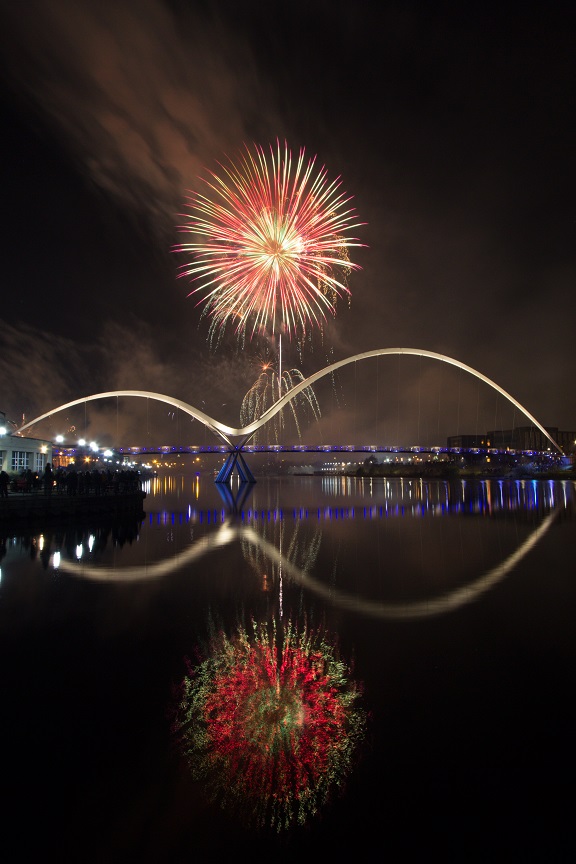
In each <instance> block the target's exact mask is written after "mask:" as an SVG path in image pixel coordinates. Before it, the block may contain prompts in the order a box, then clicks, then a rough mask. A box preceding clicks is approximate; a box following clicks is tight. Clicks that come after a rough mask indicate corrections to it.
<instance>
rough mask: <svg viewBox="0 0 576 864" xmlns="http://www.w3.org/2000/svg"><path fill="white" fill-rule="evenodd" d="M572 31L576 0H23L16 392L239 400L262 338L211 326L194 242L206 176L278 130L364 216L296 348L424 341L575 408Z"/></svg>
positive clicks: (17, 26)
mask: <svg viewBox="0 0 576 864" xmlns="http://www.w3.org/2000/svg"><path fill="white" fill-rule="evenodd" d="M575 37H576V7H574V5H573V4H567V3H566V4H565V3H552V4H549V3H548V4H545V3H541V4H534V3H532V4H514V3H500V4H491V3H487V4H486V3H484V4H477V3H454V4H450V3H442V2H438V3H429V2H410V0H405V2H397V3H386V2H382V3H377V2H356V3H349V2H348V3H344V2H339V0H326V2H322V0H306V2H302V0H293V2H290V3H280V2H274V0H271V2H255V0H242V2H237V3H226V2H219V0H210V2H208V0H206V2H184V0H182V2H160V0H123V2H115V3H112V2H102V0H27V2H26V3H18V4H17V3H12V2H7V0H2V2H1V4H0V51H1V55H2V57H1V65H0V73H1V75H0V82H1V90H0V101H1V106H2V117H3V122H2V130H3V131H2V149H3V159H2V163H1V164H2V175H3V176H2V193H3V211H4V220H3V223H4V229H3V238H2V240H3V242H2V247H1V248H2V253H1V254H2V261H1V273H2V283H3V285H2V330H1V335H0V347H1V351H0V364H1V380H2V391H1V395H2V399H1V400H0V411H4V412H5V413H6V416H7V417H8V418H9V419H11V420H13V421H14V422H18V421H21V420H22V418H23V417H24V418H26V419H32V418H33V417H35V416H37V415H39V414H40V413H43V412H45V411H48V410H50V408H52V407H54V406H56V405H59V404H62V403H64V402H68V401H71V400H73V399H75V398H79V397H81V396H84V395H89V394H91V393H94V392H101V391H108V390H114V389H138V390H150V391H156V392H161V393H165V394H167V395H169V396H173V397H175V398H179V399H183V400H184V401H187V402H189V403H191V404H193V405H196V406H198V407H200V408H203V409H204V410H205V411H207V413H209V414H211V415H212V416H214V417H215V418H217V419H219V420H222V421H224V422H227V423H230V424H231V425H234V426H236V425H239V410H240V401H241V397H242V394H243V393H244V392H245V391H246V390H247V388H248V387H249V386H250V384H251V383H252V381H253V380H254V378H255V377H256V374H257V371H256V370H257V364H256V355H257V354H258V350H257V347H258V346H256V345H255V346H253V347H254V351H253V352H251V350H250V348H248V349H247V350H245V351H243V352H242V353H240V354H239V353H238V352H237V350H236V349H235V343H233V342H229V343H228V342H227V340H224V343H223V344H222V345H221V346H220V347H219V348H218V349H217V350H215V351H211V350H210V346H209V344H208V342H207V332H208V324H207V322H206V320H205V319H202V320H201V318H200V313H201V309H200V308H199V307H197V306H196V305H195V300H194V299H191V298H188V297H187V294H188V292H189V291H190V288H191V286H190V284H189V283H188V282H186V281H185V280H183V279H178V278H177V268H178V265H179V264H182V263H183V259H182V257H179V256H178V255H176V254H174V253H173V252H172V251H171V248H172V246H173V245H174V244H175V243H177V242H179V241H180V240H181V239H182V238H181V236H180V235H178V233H177V231H176V226H177V225H179V224H181V222H182V219H181V217H180V216H179V214H181V213H182V212H183V208H184V205H183V201H184V197H185V195H186V192H187V191H188V190H193V189H195V188H198V176H199V175H201V174H202V173H203V172H204V171H205V169H206V168H210V169H215V168H216V167H217V162H218V160H223V159H225V158H226V157H231V158H233V157H235V156H236V154H237V153H238V152H239V151H240V150H241V148H242V146H243V145H244V144H245V143H248V144H250V143H253V142H255V143H258V144H260V145H262V146H265V147H267V146H268V145H269V144H271V143H274V142H275V141H276V139H280V141H284V140H286V141H287V142H288V145H289V146H290V147H291V148H292V150H294V151H297V150H298V149H299V148H300V147H305V149H306V153H307V154H309V155H310V156H313V155H316V156H317V161H318V163H319V164H320V165H325V166H326V169H327V171H328V174H329V176H330V177H331V178H334V177H338V176H340V177H341V178H342V186H343V189H344V190H345V191H346V192H347V193H348V194H349V195H351V196H352V198H353V200H352V204H353V206H354V207H355V209H356V211H357V213H358V217H359V219H360V220H361V221H362V222H364V223H366V224H365V225H364V226H363V227H361V228H359V229H358V230H357V232H355V233H356V235H357V236H358V237H359V238H360V240H361V241H362V243H364V244H366V245H365V248H362V249H359V250H356V251H354V252H353V254H352V259H353V260H354V261H355V262H356V263H358V264H359V265H360V266H361V268H362V269H361V270H359V271H357V272H355V273H353V274H352V275H351V277H350V282H349V285H350V290H351V304H350V306H349V307H348V305H347V303H345V302H341V303H339V304H338V307H337V315H336V317H335V318H334V319H332V320H331V321H330V322H329V323H328V325H327V326H326V328H325V333H324V335H323V339H320V338H319V337H318V338H317V339H316V341H315V343H314V344H311V345H309V346H307V347H306V349H305V351H304V353H303V355H302V356H301V357H299V358H298V359H296V358H293V359H292V361H291V362H293V363H294V364H297V365H298V366H299V368H300V369H301V370H302V371H303V373H305V374H307V375H308V374H311V373H312V372H315V371H317V370H318V369H319V368H321V367H323V366H324V365H326V364H327V362H333V361H334V360H340V359H343V358H345V357H347V356H349V355H352V354H354V353H357V352H359V351H367V350H371V349H375V348H386V347H410V348H423V349H426V350H429V351H434V352H438V353H441V354H445V355H448V356H450V357H453V358H455V359H457V360H459V361H461V362H462V363H465V364H467V365H469V366H471V367H473V368H475V369H477V370H478V371H480V372H482V373H483V374H484V375H486V376H488V377H489V378H491V379H492V380H494V381H495V382H497V383H498V384H499V385H500V386H501V387H502V388H504V389H505V390H506V391H507V392H509V393H510V394H512V395H513V396H514V397H515V398H516V399H517V400H518V401H519V402H521V403H522V404H523V405H524V406H525V407H526V408H527V409H528V410H529V411H530V412H531V413H532V414H533V415H534V416H535V417H536V418H537V419H538V420H539V421H540V422H541V423H543V424H544V425H546V426H556V427H559V428H560V429H571V430H574V429H576V403H575V399H574V381H575V375H576V348H575V326H576V315H575V312H576V299H575V276H576V205H575V200H576V175H575V168H574V164H575V162H574V153H575V152H576V146H575V145H576V140H575V135H574V128H575V124H574V120H573V117H574V111H575V97H574V94H575V92H576V90H575V84H576V67H575V60H574V44H575ZM286 350H287V352H289V351H290V350H292V349H289V348H287V349H286ZM286 362H289V361H288V360H286ZM391 364H393V361H391ZM394 370H395V367H394V366H393V365H391V366H390V371H389V372H388V370H387V369H386V367H384V366H383V365H381V367H380V376H381V379H380V386H381V387H382V380H383V379H384V378H386V377H389V378H390V379H392V378H393V376H394V375H395V374H396V372H395V371H394ZM434 374H436V373H434ZM422 380H423V382H424V384H423V385H419V387H420V386H424V388H426V387H428V386H429V385H430V386H431V384H430V382H431V380H432V373H431V372H429V371H427V373H426V374H424V377H423V378H422ZM360 389H361V388H360V385H358V392H357V393H355V397H354V398H355V399H356V398H357V397H358V399H360V396H359V391H360ZM368 398H370V397H369V396H368ZM393 398H396V396H394V397H392V396H390V398H389V401H390V402H392V401H393ZM418 398H420V392H419V395H418ZM345 422H346V420H345V417H344V414H343V415H342V423H343V427H342V429H340V428H338V430H337V432H335V433H334V434H335V436H336V434H338V435H340V434H342V435H344V434H347V432H348V429H349V428H350V427H348V429H346V430H345V429H344V424H345ZM429 422H432V421H429ZM452 431H454V429H452ZM464 431H473V430H464ZM174 443H176V442H174Z"/></svg>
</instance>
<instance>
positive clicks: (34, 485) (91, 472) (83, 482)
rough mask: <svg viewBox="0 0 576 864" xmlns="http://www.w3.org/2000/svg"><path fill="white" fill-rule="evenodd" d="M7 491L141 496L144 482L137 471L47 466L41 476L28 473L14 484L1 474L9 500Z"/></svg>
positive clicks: (1, 492) (0, 486)
mask: <svg viewBox="0 0 576 864" xmlns="http://www.w3.org/2000/svg"><path fill="white" fill-rule="evenodd" d="M1 475H5V477H4V476H1ZM4 489H5V491H4ZM8 489H10V491H12V492H42V491H43V492H44V494H46V495H49V494H52V493H55V494H60V495H62V494H65V495H104V494H111V493H112V494H120V493H126V492H138V491H140V490H141V489H142V482H141V477H140V473H139V472H138V471H136V470H135V469H127V468H122V469H120V470H112V469H111V468H108V469H106V468H92V469H87V470H85V471H82V470H78V469H77V468H76V467H75V466H69V467H67V468H63V467H61V466H59V467H58V468H56V469H55V470H54V469H53V468H52V465H51V464H50V463H49V462H48V464H47V465H46V468H45V470H44V471H43V472H42V473H38V472H34V471H31V470H30V469H27V470H25V471H22V472H21V473H20V474H19V475H18V476H16V477H13V478H12V480H10V478H9V475H8V474H7V473H6V472H5V471H2V472H1V474H0V495H1V496H2V497H6V496H7V495H8Z"/></svg>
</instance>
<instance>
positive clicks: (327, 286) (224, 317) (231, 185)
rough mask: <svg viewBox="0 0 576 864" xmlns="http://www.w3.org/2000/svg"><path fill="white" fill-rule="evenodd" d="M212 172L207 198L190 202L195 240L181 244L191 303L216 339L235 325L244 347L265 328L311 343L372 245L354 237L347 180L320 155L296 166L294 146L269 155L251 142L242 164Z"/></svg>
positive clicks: (188, 226)
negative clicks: (357, 259) (314, 329)
mask: <svg viewBox="0 0 576 864" xmlns="http://www.w3.org/2000/svg"><path fill="white" fill-rule="evenodd" d="M220 167H221V169H222V175H221V176H220V175H218V174H216V173H213V172H209V173H208V176H207V177H206V178H204V179H205V183H206V185H207V194H202V193H200V192H197V193H192V194H191V196H190V197H189V198H188V204H187V207H188V209H189V211H190V212H189V213H188V214H183V215H184V216H185V218H187V219H188V222H187V224H185V225H181V226H179V228H178V230H179V231H182V232H187V233H190V234H192V235H193V238H192V239H191V240H190V241H189V242H185V243H180V244H178V245H176V246H175V247H174V251H175V252H182V253H187V254H191V255H192V256H193V257H192V262H191V263H185V264H183V265H181V266H180V267H179V273H178V276H179V277H191V279H192V281H193V282H198V285H197V287H195V288H193V289H192V291H191V292H190V294H189V295H188V296H192V295H201V296H200V299H199V301H198V303H199V304H201V303H203V304H204V308H203V315H207V316H208V317H209V318H210V319H211V324H210V333H209V338H210V341H213V340H215V341H216V343H218V342H219V340H220V338H221V337H222V335H223V334H224V331H225V330H226V327H227V325H228V324H232V326H233V328H234V331H235V333H236V336H237V337H238V339H239V341H240V342H242V343H243V342H244V339H245V336H246V333H247V331H248V335H249V338H250V339H252V337H253V336H254V335H255V334H257V333H265V332H266V331H267V330H268V331H270V332H272V334H275V333H277V332H281V331H282V330H284V331H285V332H287V333H288V335H289V336H290V338H292V337H293V336H294V337H296V338H303V337H304V336H305V335H306V333H307V331H308V329H309V328H310V327H311V325H317V326H319V327H320V328H321V327H322V323H323V321H325V320H326V318H327V315H328V314H332V315H334V314H335V311H336V301H337V299H338V298H339V297H341V296H348V297H349V295H350V291H349V288H348V286H347V281H346V280H347V277H348V276H349V274H350V273H351V271H352V270H356V269H360V268H359V266H358V265H357V264H353V263H351V261H350V258H349V250H350V248H351V247H354V246H362V245H364V244H362V243H360V242H358V240H357V239H356V238H354V237H350V236H349V234H348V232H349V231H351V230H353V229H354V228H357V227H358V226H359V225H361V224H362V223H359V222H354V220H355V219H356V216H355V211H354V209H353V208H351V207H350V206H349V202H350V200H351V199H350V198H349V197H346V195H345V193H343V192H342V191H341V189H340V187H341V181H340V178H336V179H335V180H332V181H330V180H329V179H328V176H327V172H326V169H325V168H324V167H322V168H319V169H318V168H316V157H313V158H309V159H308V160H307V159H306V154H305V150H304V148H301V149H300V152H299V155H298V158H297V159H295V160H294V161H293V159H292V154H291V152H290V151H289V149H288V146H287V144H286V143H285V144H284V150H282V149H281V146H280V142H279V141H277V142H276V148H275V149H274V147H273V146H272V145H270V153H269V155H268V156H267V155H266V152H265V150H264V149H263V148H262V147H260V146H258V145H254V146H253V148H252V149H250V148H249V147H248V146H247V145H246V146H245V148H244V151H242V153H241V154H240V156H239V159H238V162H237V163H234V162H232V161H229V162H228V164H226V165H222V164H220Z"/></svg>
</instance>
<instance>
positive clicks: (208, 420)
mask: <svg viewBox="0 0 576 864" xmlns="http://www.w3.org/2000/svg"><path fill="white" fill-rule="evenodd" d="M114 396H137V397H141V398H143V399H154V400H156V401H157V402H164V403H165V404H166V405H170V406H171V407H173V408H180V409H181V410H182V411H184V413H185V414H189V415H190V416H191V417H193V418H194V419H195V420H200V421H201V422H202V423H204V425H205V426H206V427H207V428H208V429H211V430H212V432H215V433H216V434H217V435H220V437H221V438H222V439H223V440H224V441H225V442H226V444H228V446H230V447H233V446H234V445H233V444H232V442H231V441H230V437H232V436H234V435H236V434H238V430H236V429H233V428H232V427H231V426H226V424H225V423H220V421H219V420H215V419H214V418H213V417H210V416H209V415H208V414H206V413H204V411H200V409H199V408H195V407H194V406H193V405H189V404H188V403H187V402H183V401H182V400H181V399H174V398H173V397H172V396H166V395H165V394H163V393H154V392H152V391H149V390H108V391H106V392H104V393H93V394H92V395H91V396H82V397H81V398H80V399H73V400H72V402H65V403H64V404H63V405H59V406H58V407H57V408H52V410H51V411H47V412H46V413H45V414H40V416H39V417H35V418H34V420H30V421H29V422H28V423H25V424H24V426H20V428H19V429H15V430H14V431H13V432H12V435H19V434H20V433H21V432H23V431H24V429H28V428H29V427H30V426H34V425H35V424H36V423H39V422H40V421H41V420H45V419H46V418H47V417H51V416H52V414H56V413H57V412H58V411H65V410H66V408H72V407H73V406H74V405H82V404H83V403H84V402H93V401H95V400H96V399H107V398H112V397H114Z"/></svg>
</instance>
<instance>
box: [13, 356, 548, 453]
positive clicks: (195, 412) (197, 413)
mask: <svg viewBox="0 0 576 864" xmlns="http://www.w3.org/2000/svg"><path fill="white" fill-rule="evenodd" d="M389 354H398V355H402V354H408V355H413V356H416V357H428V358H430V359H432V360H439V361H440V362H442V363H448V364H449V365H451V366H456V367H457V368H458V369H462V370H463V371H464V372H467V373H469V374H470V375H472V376H474V377H475V378H477V379H478V380H479V381H483V382H484V383H485V384H488V385H489V386H490V387H492V388H493V389H494V390H496V392H497V393H500V394H501V395H502V396H504V398H505V399H507V400H508V401H509V402H510V403H511V404H512V405H514V406H515V407H516V408H518V410H519V411H521V412H522V414H524V416H525V417H527V418H528V420H530V422H531V423H533V424H534V425H535V426H536V427H537V428H538V429H539V430H540V432H542V434H543V435H544V436H545V437H546V438H547V439H548V440H549V441H550V443H551V444H552V446H553V447H554V448H555V449H556V450H557V451H558V452H559V453H560V454H561V455H562V456H563V455H564V451H563V450H562V448H561V447H560V445H559V444H558V443H557V442H556V441H555V440H554V438H552V436H551V435H550V434H549V433H548V432H547V430H546V429H545V428H544V427H543V426H542V424H541V423H539V422H538V420H537V419H536V418H535V417H534V416H533V415H532V414H531V413H530V412H529V411H528V409H527V408H525V407H524V406H523V405H521V404H520V402H518V401H517V400H516V399H515V398H514V397H513V396H512V395H511V394H510V393H507V392H506V390H504V389H503V388H502V387H500V386H499V385H498V384H496V382H495V381H492V380H491V379H490V378H488V377H487V376H486V375H483V374H482V372H479V371H478V370H477V369H474V368H472V366H467V365H466V364H465V363H462V362H461V361H460V360H455V359H454V358H453V357H448V356H447V355H446V354H438V353H437V352H436V351H426V350H425V349H423V348H376V349H374V350H372V351H363V352H361V353H360V354H353V355H352V356H351V357H347V358H346V359H344V360H338V361H337V362H336V363H332V364H330V365H329V366H325V367H324V368H323V369H320V370H319V371H318V372H315V373H314V374H313V375H310V376H309V377H308V378H306V379H304V380H303V381H301V382H299V383H298V384H297V385H296V386H295V387H293V388H292V389H291V390H290V391H289V392H288V393H286V395H285V396H283V397H282V398H281V399H278V401H277V402H275V403H274V405H271V406H270V408H269V409H268V410H267V411H265V412H264V414H262V416H261V417H259V418H258V420H254V421H253V422H252V423H249V424H248V425H246V426H242V427H240V428H234V427H233V426H228V425H226V424H225V423H221V422H220V421H219V420H215V419H214V418H213V417H210V416H209V415H208V414H206V413H205V412H204V411H201V410H200V409H199V408H195V407H194V406H193V405H189V404H188V403H187V402H183V401H182V400H181V399H175V398H173V397H171V396H166V395H165V394H163V393H155V392H152V391H148V390H109V391H107V392H104V393H94V394H93V395H91V396H83V397H82V398H80V399H74V400H73V401H72V402H66V403H64V404H63V405H60V406H58V407H57V408H53V409H52V410H51V411H47V412H46V413H45V414H41V415H40V416H39V417H35V418H34V420H30V421H29V422H28V423H25V424H24V425H23V426H21V427H20V428H19V429H16V430H14V432H13V433H12V435H19V434H20V433H21V432H23V431H24V429H28V428H29V427H30V426H33V425H34V424H35V423H39V422H40V421H41V420H44V419H46V418H47V417H50V416H52V414H55V413H56V412H58V411H63V410H65V409H66V408H71V407H72V406H74V405H81V404H82V403H83V402H90V401H94V400H96V399H104V398H111V397H114V396H136V397H141V398H145V399H155V400H157V401H160V402H164V403H165V404H167V405H171V406H172V407H174V408H179V409H181V410H182V411H184V412H185V413H186V414H189V415H190V416H191V417H194V418H195V419H196V420H200V421H201V422H202V423H204V425H205V426H206V427H207V428H208V429H210V430H211V431H213V432H215V433H216V434H217V435H219V436H220V437H221V438H222V439H223V440H224V442H225V443H226V444H227V445H228V446H229V447H230V450H231V451H234V452H235V453H240V451H241V450H242V448H243V447H244V446H245V445H246V444H247V443H248V441H249V440H250V438H251V437H252V435H253V434H254V433H255V432H256V431H257V430H258V429H260V428H261V427H262V426H264V425H265V424H266V423H267V422H268V421H269V420H271V419H272V418H273V417H275V416H276V414H278V412H279V411H281V410H282V409H283V408H284V407H285V406H286V405H287V404H288V403H289V402H290V401H291V400H292V399H294V398H295V397H296V396H298V394H299V393H301V392H302V391H303V390H305V389H306V388H307V387H311V386H312V385H313V384H314V383H315V382H316V381H319V380H320V379H321V378H324V377H325V376H326V375H331V374H332V373H333V372H335V371H336V370H337V369H341V368H342V367H344V366H347V365H349V364H350V363H357V362H358V361H361V360H368V359H370V358H374V357H384V356H386V355H389ZM232 439H239V440H238V441H237V442H236V443H233V441H232Z"/></svg>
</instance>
